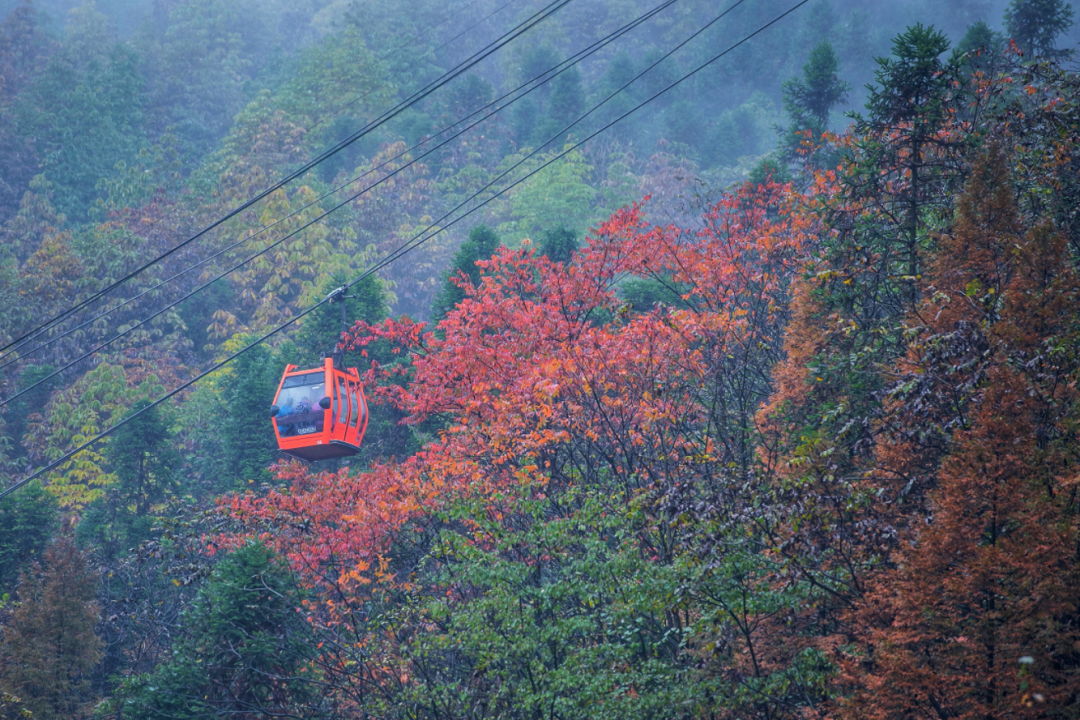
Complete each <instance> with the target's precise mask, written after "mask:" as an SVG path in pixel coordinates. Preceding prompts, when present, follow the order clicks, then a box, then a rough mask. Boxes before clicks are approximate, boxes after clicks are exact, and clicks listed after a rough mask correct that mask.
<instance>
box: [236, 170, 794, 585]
mask: <svg viewBox="0 0 1080 720" xmlns="http://www.w3.org/2000/svg"><path fill="white" fill-rule="evenodd" d="M811 230H812V228H811V227H810V226H809V224H808V221H807V220H805V219H804V218H803V217H802V216H801V215H800V214H799V213H798V212H796V210H795V206H794V198H792V197H791V194H790V190H789V189H788V188H787V187H785V186H781V185H776V184H770V185H766V186H760V187H756V188H755V187H749V186H748V187H745V188H743V189H742V190H740V191H739V192H738V193H736V194H734V195H730V196H726V197H725V198H724V199H723V200H722V201H721V202H720V203H718V204H717V205H715V206H714V207H712V208H710V209H709V210H708V212H707V213H705V215H704V216H703V222H702V226H701V227H700V228H699V229H697V230H686V229H679V228H675V227H654V226H650V225H648V224H647V223H646V221H645V220H644V214H643V210H642V208H641V207H638V206H635V207H633V208H628V209H624V210H622V211H619V212H618V213H616V214H615V215H614V216H612V218H611V219H610V220H609V221H607V222H605V223H603V224H602V225H601V226H600V227H599V228H598V231H597V232H596V233H595V234H594V236H593V237H592V238H590V239H588V241H587V247H585V248H584V249H583V250H581V251H579V252H578V253H577V254H576V256H575V258H574V262H573V263H572V264H570V265H568V266H563V265H561V264H558V263H553V262H552V261H550V260H548V259H547V258H546V257H537V255H536V254H535V253H534V251H533V250H532V248H531V247H528V246H526V247H524V248H522V249H519V250H510V249H505V248H504V249H502V250H501V251H499V252H498V253H497V254H496V255H495V256H494V257H493V258H492V259H491V260H489V261H484V262H481V263H480V265H481V267H482V271H483V275H482V281H481V283H480V284H479V286H478V287H471V286H466V287H465V290H466V292H467V299H466V300H465V301H464V302H463V303H461V304H460V305H459V306H458V307H457V308H456V309H455V310H453V311H451V312H450V313H449V314H448V315H447V317H446V319H445V320H444V321H443V322H442V323H441V324H440V326H439V330H440V331H441V332H440V333H439V334H436V333H434V332H431V331H429V330H428V329H427V328H426V327H425V326H424V325H423V324H419V323H414V322H412V321H410V320H408V319H407V318H403V319H401V320H387V321H385V322H383V323H380V324H378V325H366V324H363V323H358V324H357V325H356V326H355V327H354V328H353V329H352V331H351V333H350V337H349V340H348V346H349V347H350V348H353V349H357V348H359V349H363V348H365V347H366V346H368V345H369V344H370V343H372V342H375V341H384V342H385V341H389V342H391V343H393V344H394V346H395V347H396V348H398V349H399V351H401V352H403V353H407V354H408V357H409V358H410V362H409V363H403V364H398V365H391V366H380V365H378V364H377V363H373V364H372V367H371V368H370V369H368V370H367V372H366V374H365V379H366V382H367V385H368V388H369V393H370V395H371V396H372V397H373V398H374V399H375V400H376V401H381V402H389V403H393V404H394V405H396V406H397V407H398V408H400V409H401V410H403V411H404V412H405V413H406V414H407V419H406V422H410V423H417V424H419V423H424V422H433V421H437V422H438V423H439V426H440V428H441V429H440V430H439V431H438V435H437V437H436V438H434V439H433V440H432V441H431V442H429V443H428V444H427V445H426V446H425V447H424V449H423V450H422V451H421V452H418V453H416V454H415V455H413V456H412V457H410V458H407V459H406V460H405V461H403V462H400V463H393V464H390V463H385V464H380V463H376V464H375V465H374V466H373V467H372V468H371V470H370V471H368V472H364V473H355V474H350V473H348V472H346V471H342V472H337V473H320V474H311V473H309V472H308V471H307V470H306V469H305V468H302V467H300V466H297V465H286V466H282V467H279V469H278V472H279V477H280V478H281V479H283V480H285V481H287V482H289V483H291V488H290V490H289V491H288V492H282V493H276V492H275V493H271V494H270V495H269V496H267V497H265V498H257V497H255V496H254V495H248V496H243V497H234V498H232V499H231V500H230V504H229V508H230V510H231V511H232V513H233V514H234V516H235V517H237V518H240V519H241V520H243V521H244V522H245V523H246V524H247V527H248V528H249V530H250V531H251V532H252V533H259V532H262V533H263V534H262V537H263V538H264V540H265V541H266V542H268V543H270V544H272V545H274V546H275V547H276V548H278V549H279V550H281V551H282V552H284V553H285V554H286V555H287V556H288V557H289V558H290V560H291V562H292V563H293V566H294V567H295V568H296V569H297V570H298V571H300V572H301V573H303V574H304V576H305V577H306V578H308V580H309V581H310V582H311V583H313V584H322V583H326V584H328V585H330V586H333V587H335V588H336V590H337V591H338V592H340V594H341V595H340V596H343V597H348V598H350V599H356V598H357V592H358V590H359V588H360V586H361V585H365V584H367V583H369V582H370V581H371V580H372V579H373V577H374V573H375V572H376V571H377V569H378V568H377V567H376V566H377V564H378V561H379V558H380V556H381V555H382V554H383V553H385V552H386V551H387V550H388V549H389V547H390V544H391V542H392V541H393V540H394V539H395V531H396V530H398V529H399V528H401V527H402V526H403V525H404V524H405V523H406V522H408V521H410V520H415V519H416V518H417V517H418V516H419V515H420V514H422V513H425V512H431V511H434V510H437V509H438V508H439V507H440V505H441V504H442V503H443V502H444V501H446V500H447V499H448V498H451V497H454V496H458V497H460V496H463V495H474V496H478V497H481V498H488V499H489V501H490V502H492V503H494V502H495V500H494V497H495V496H496V494H497V493H498V491H499V489H500V488H502V487H505V486H506V485H507V484H510V483H521V482H525V481H542V480H545V479H550V481H556V482H567V483H569V482H575V480H574V478H576V479H577V481H585V482H587V481H588V478H589V476H590V473H591V472H595V471H596V470H595V469H594V466H595V465H596V462H595V461H596V460H597V459H602V461H603V466H604V468H605V470H604V472H608V473H611V474H613V475H614V476H615V478H616V479H617V480H618V481H619V482H620V483H621V484H622V485H624V486H625V487H627V488H628V489H634V488H640V487H645V486H663V485H664V484H665V483H666V482H669V481H671V480H672V479H674V478H676V477H678V476H679V475H680V474H682V473H685V472H687V471H688V468H696V467H699V466H709V467H714V468H715V467H721V466H725V465H727V464H729V463H736V462H737V463H740V464H744V465H745V464H746V463H748V462H749V461H750V457H751V456H752V443H751V442H750V441H749V439H748V437H747V435H746V430H747V427H748V425H749V421H748V418H750V417H752V414H753V412H754V411H755V410H756V408H757V405H758V403H760V402H761V400H762V398H763V397H764V394H765V393H766V392H767V382H766V381H764V380H763V381H762V383H761V385H760V386H755V387H747V388H742V389H739V388H735V389H733V391H732V392H731V393H729V394H726V395H724V396H725V397H731V398H735V399H736V400H737V401H736V402H732V404H731V407H725V408H721V409H720V411H718V412H717V417H721V418H724V417H730V418H731V420H730V424H731V426H732V429H733V431H732V432H730V433H725V432H717V433H712V434H706V435H702V434H701V433H700V432H699V428H700V424H699V423H698V422H697V421H698V420H700V419H701V416H702V413H703V408H704V407H708V405H709V403H708V402H706V400H707V396H708V397H714V398H718V397H721V395H722V393H720V392H715V390H716V388H717V386H718V384H721V383H724V382H727V381H728V380H729V378H730V376H731V373H729V372H727V371H728V370H729V369H730V368H731V367H733V366H739V365H750V364H753V363H757V364H759V365H760V366H761V367H762V373H761V376H762V377H764V374H765V373H764V368H765V367H767V366H768V365H769V364H770V363H772V362H774V361H775V358H776V356H777V353H778V351H779V347H780V332H781V328H782V326H783V323H784V321H785V319H786V318H785V314H784V313H785V310H784V309H785V308H786V306H787V302H786V294H787V291H788V287H789V285H790V282H791V277H792V276H793V274H794V273H795V272H796V271H797V269H798V267H799V266H800V263H801V257H802V255H803V254H804V253H805V252H806V247H807V243H808V242H809V239H810V238H811V237H812V236H811V235H810V231H811ZM628 276H637V277H653V278H658V279H661V280H662V281H663V282H665V283H667V284H668V285H669V286H670V287H673V288H677V290H678V293H679V295H680V296H681V301H680V303H679V305H680V306H679V307H670V306H658V307H656V308H655V309H654V310H653V311H651V312H646V313H643V314H635V313H632V312H630V310H629V308H628V307H627V306H625V305H624V304H623V303H622V302H621V301H620V300H619V297H618V295H617V285H618V283H619V282H620V280H623V279H624V278H626V277H628ZM440 335H441V337H440ZM740 393H741V394H740ZM712 405H714V406H715V405H716V402H715V401H714V402H713V403H712ZM740 427H741V431H735V429H736V428H740ZM379 567H381V566H379Z"/></svg>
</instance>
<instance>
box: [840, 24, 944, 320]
mask: <svg viewBox="0 0 1080 720" xmlns="http://www.w3.org/2000/svg"><path fill="white" fill-rule="evenodd" d="M948 49H949V40H948V38H946V37H945V35H944V34H943V33H941V32H938V31H936V30H934V28H932V27H926V26H923V25H921V24H915V25H913V26H911V27H909V28H907V29H906V30H905V31H904V32H903V33H901V34H900V35H898V36H897V37H896V38H895V39H894V40H893V53H892V56H891V57H887V58H876V61H877V64H878V69H877V71H876V72H875V79H876V80H877V84H876V85H872V86H870V87H869V88H868V89H869V91H870V95H869V98H868V99H867V102H866V107H867V110H868V114H867V115H866V116H865V117H864V116H862V115H854V116H853V117H854V120H855V130H856V132H857V133H859V134H860V135H862V136H863V137H864V138H867V141H866V142H865V143H864V146H863V148H862V149H863V150H864V151H865V152H866V154H867V162H864V163H862V164H861V165H862V167H863V168H864V174H863V175H862V176H861V177H860V178H858V180H859V181H865V183H866V186H865V188H864V190H863V192H864V193H869V194H876V195H878V196H881V197H886V198H889V200H890V201H891V202H893V203H895V204H896V211H895V214H896V215H897V216H899V217H901V218H902V220H901V223H902V226H903V230H902V232H903V234H904V236H905V237H904V240H903V247H902V253H903V256H904V260H903V262H905V264H906V267H904V268H903V272H902V273H901V274H903V275H905V276H907V277H915V276H917V275H918V274H919V273H920V252H919V229H920V227H922V224H923V223H922V213H923V210H924V207H925V204H926V202H927V201H928V200H930V198H931V195H932V194H934V193H937V196H938V199H942V200H943V199H944V198H942V197H941V193H940V192H938V190H939V188H938V187H937V186H935V185H934V184H933V183H932V180H933V176H932V174H933V173H938V174H940V173H941V172H943V168H942V167H941V165H940V163H938V164H937V166H932V167H927V166H926V161H927V151H928V150H931V149H933V148H934V146H937V149H939V150H940V149H943V148H942V146H943V143H944V144H947V141H941V140H939V139H938V138H937V137H936V135H937V132H938V130H939V129H940V128H941V127H942V126H943V125H944V123H945V122H946V120H947V119H948V118H949V114H950V110H951V108H952V107H953V106H954V104H955V98H954V97H953V94H954V80H955V78H956V74H957V66H956V65H955V58H953V59H951V60H948V61H946V60H943V59H942V56H943V55H944V53H945V52H946V51H948ZM882 170H884V172H882ZM913 288H914V286H913V285H911V284H910V283H909V285H908V290H909V292H907V298H906V299H907V301H908V303H910V302H912V301H913V300H914V295H913V294H912V292H911V291H913Z"/></svg>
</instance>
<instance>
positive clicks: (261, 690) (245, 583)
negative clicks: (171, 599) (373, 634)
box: [115, 544, 316, 720]
mask: <svg viewBox="0 0 1080 720" xmlns="http://www.w3.org/2000/svg"><path fill="white" fill-rule="evenodd" d="M300 602H301V596H300V593H299V591H298V590H297V588H296V586H295V584H294V583H293V581H292V578H291V576H290V575H289V573H288V569H287V568H286V567H285V566H284V565H283V563H282V562H281V561H280V560H278V559H277V558H276V557H275V556H274V554H273V552H272V551H270V550H268V549H267V548H266V547H265V546H263V545H259V544H250V545H246V546H244V547H242V548H240V549H239V550H237V551H235V552H234V553H232V554H231V555H229V556H228V557H227V558H225V559H224V560H222V561H221V563H220V564H219V565H218V566H217V567H216V568H215V569H214V571H213V574H212V575H211V577H210V579H209V581H208V582H207V584H206V586H205V587H204V588H203V590H202V591H201V592H200V593H199V595H198V597H197V598H196V599H195V601H194V602H193V603H192V605H191V607H190V609H189V610H188V611H187V612H186V613H185V614H184V616H183V618H182V621H181V630H180V632H181V635H180V637H179V638H178V639H177V640H176V644H175V645H174V647H173V650H172V656H171V658H170V659H169V660H167V661H166V662H164V663H162V664H161V665H159V666H158V667H157V669H155V670H154V672H152V673H149V674H148V675H142V676H139V677H136V678H133V679H132V680H131V681H129V682H128V683H127V684H126V685H124V686H123V687H121V689H120V690H119V692H118V693H117V699H116V703H117V707H116V708H115V709H116V710H118V711H119V712H120V714H121V715H122V716H123V717H125V718H131V719H132V720H136V719H142V718H146V719H147V720H150V719H155V720H156V719H158V718H163V717H170V718H189V719H194V718H206V717H251V718H255V717H275V716H278V714H284V715H285V716H287V717H309V716H311V713H310V712H306V711H305V708H309V707H310V704H311V702H312V700H313V699H314V698H315V697H316V694H315V693H314V691H313V687H314V685H313V681H314V680H315V678H314V677H313V676H311V675H309V674H308V673H309V672H310V668H309V667H307V662H308V660H309V659H310V658H311V657H312V656H313V654H314V651H315V645H314V643H313V642H312V641H311V637H310V631H309V630H308V627H307V624H306V622H305V621H304V618H303V616H301V615H300V614H299V613H298V612H297V609H298V608H299V606H300Z"/></svg>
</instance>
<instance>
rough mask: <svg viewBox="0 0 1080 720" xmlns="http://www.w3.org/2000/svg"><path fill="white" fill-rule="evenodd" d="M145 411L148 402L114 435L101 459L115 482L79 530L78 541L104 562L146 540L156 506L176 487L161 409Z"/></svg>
mask: <svg viewBox="0 0 1080 720" xmlns="http://www.w3.org/2000/svg"><path fill="white" fill-rule="evenodd" d="M149 405H150V402H149V401H148V400H140V401H138V402H136V403H135V404H134V405H132V407H131V410H130V411H128V413H127V415H126V416H125V417H127V418H132V417H133V416H135V414H136V413H139V412H140V411H142V414H141V415H138V417H134V418H133V419H132V420H131V422H128V423H127V424H125V425H122V426H121V427H120V428H119V429H118V430H117V431H116V432H115V433H113V436H112V438H111V440H110V441H109V444H108V445H107V446H106V449H105V458H106V460H107V461H108V463H109V467H110V469H111V471H112V472H113V474H114V475H115V477H116V480H115V482H114V483H113V484H112V485H110V486H109V487H108V488H107V490H106V493H105V496H104V497H102V498H100V499H98V500H96V501H94V502H93V503H91V504H90V506H89V507H87V509H86V514H85V516H84V517H83V521H82V522H81V523H80V525H79V536H80V538H83V539H85V540H89V541H91V542H94V543H95V544H97V545H98V546H99V547H100V548H101V549H102V551H103V552H104V553H105V555H106V556H107V557H116V555H117V554H118V553H120V552H123V551H124V550H126V549H128V548H133V547H135V546H137V545H138V544H139V543H140V542H142V541H143V540H145V539H147V538H148V537H150V534H151V532H152V528H153V526H154V522H155V520H156V518H155V516H154V510H155V508H156V506H158V505H160V504H161V503H162V502H163V501H164V500H165V499H166V497H167V496H168V494H169V493H170V492H172V491H173V490H174V489H175V488H176V485H177V481H178V477H177V471H178V470H179V468H180V456H179V453H177V451H176V448H175V447H174V446H173V433H172V429H171V427H170V423H169V421H168V419H167V418H166V417H165V413H164V412H163V411H162V408H161V406H157V407H153V408H149ZM147 408H149V409H147Z"/></svg>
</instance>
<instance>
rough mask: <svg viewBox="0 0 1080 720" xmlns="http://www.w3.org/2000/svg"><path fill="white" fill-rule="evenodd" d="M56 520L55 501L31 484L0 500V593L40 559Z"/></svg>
mask: <svg viewBox="0 0 1080 720" xmlns="http://www.w3.org/2000/svg"><path fill="white" fill-rule="evenodd" d="M58 521H59V511H58V509H57V504H56V498H54V497H53V496H52V495H50V494H49V493H48V491H46V490H45V487H44V486H43V485H42V484H41V482H40V481H36V480H35V481H34V482H32V483H30V484H29V485H27V486H26V487H24V488H22V489H21V490H19V491H18V492H16V493H12V494H11V495H8V496H7V497H6V498H4V499H3V500H0V594H2V593H4V592H5V591H9V590H12V589H13V587H14V585H15V582H16V580H17V579H18V577H19V573H20V572H22V570H23V569H24V568H25V567H26V566H27V565H28V564H29V563H31V562H34V561H37V560H40V558H41V556H42V554H43V553H44V552H45V549H46V547H47V546H48V543H49V540H50V538H52V534H53V533H54V532H55V531H56V528H57V525H58Z"/></svg>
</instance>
